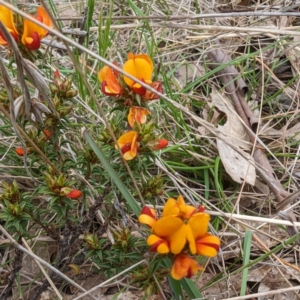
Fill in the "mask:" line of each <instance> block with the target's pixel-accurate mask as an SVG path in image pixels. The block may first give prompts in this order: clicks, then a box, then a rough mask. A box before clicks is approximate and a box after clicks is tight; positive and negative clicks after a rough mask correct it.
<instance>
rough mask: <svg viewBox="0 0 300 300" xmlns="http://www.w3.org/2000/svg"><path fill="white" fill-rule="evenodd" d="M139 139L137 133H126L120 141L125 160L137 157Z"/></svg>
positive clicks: (119, 144)
mask: <svg viewBox="0 0 300 300" xmlns="http://www.w3.org/2000/svg"><path fill="white" fill-rule="evenodd" d="M137 138H138V134H137V132H136V131H129V132H127V133H124V134H123V135H122V136H121V137H120V138H119V139H118V141H117V142H118V146H119V147H120V149H121V151H122V153H123V158H124V159H125V160H131V159H134V158H135V157H136V155H137V150H138V144H137ZM116 148H117V147H116Z"/></svg>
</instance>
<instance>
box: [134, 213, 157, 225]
mask: <svg viewBox="0 0 300 300" xmlns="http://www.w3.org/2000/svg"><path fill="white" fill-rule="evenodd" d="M138 220H139V222H140V223H142V224H146V225H148V226H149V227H153V225H154V224H155V222H156V221H155V219H153V218H151V217H150V216H147V215H140V216H139V218H138Z"/></svg>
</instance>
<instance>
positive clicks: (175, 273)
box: [171, 254, 204, 280]
mask: <svg viewBox="0 0 300 300" xmlns="http://www.w3.org/2000/svg"><path fill="white" fill-rule="evenodd" d="M203 270H204V269H203V267H201V266H200V265H199V264H198V262H197V261H195V260H194V259H192V258H191V257H189V256H188V255H186V254H178V255H176V256H175V261H174V263H173V267H172V270H171V276H172V277H173V278H174V279H176V280H180V279H182V278H183V277H187V278H190V277H192V276H193V275H196V274H197V273H198V272H199V271H203Z"/></svg>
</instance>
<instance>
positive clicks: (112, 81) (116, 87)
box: [105, 68, 122, 95]
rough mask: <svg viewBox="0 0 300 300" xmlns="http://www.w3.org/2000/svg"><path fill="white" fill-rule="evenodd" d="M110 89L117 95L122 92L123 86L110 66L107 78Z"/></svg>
mask: <svg viewBox="0 0 300 300" xmlns="http://www.w3.org/2000/svg"><path fill="white" fill-rule="evenodd" d="M105 81H106V83H107V85H108V87H109V89H110V90H111V91H112V92H113V93H115V94H116V95H119V94H121V92H122V87H121V85H120V84H119V82H118V79H117V78H116V76H115V74H114V73H113V71H112V69H111V68H108V70H107V72H106V79H105Z"/></svg>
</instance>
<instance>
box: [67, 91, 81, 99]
mask: <svg viewBox="0 0 300 300" xmlns="http://www.w3.org/2000/svg"><path fill="white" fill-rule="evenodd" d="M77 94H78V91H77V90H75V89H72V90H68V91H67V92H66V98H73V97H75V96H77Z"/></svg>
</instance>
